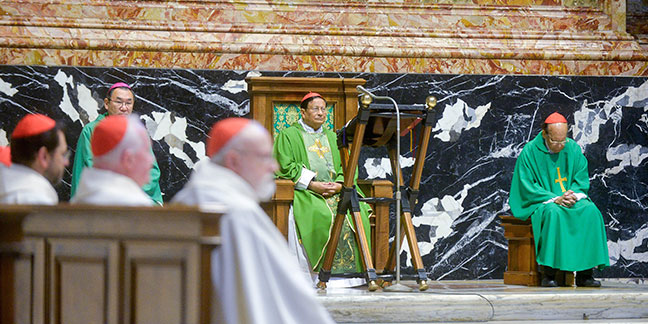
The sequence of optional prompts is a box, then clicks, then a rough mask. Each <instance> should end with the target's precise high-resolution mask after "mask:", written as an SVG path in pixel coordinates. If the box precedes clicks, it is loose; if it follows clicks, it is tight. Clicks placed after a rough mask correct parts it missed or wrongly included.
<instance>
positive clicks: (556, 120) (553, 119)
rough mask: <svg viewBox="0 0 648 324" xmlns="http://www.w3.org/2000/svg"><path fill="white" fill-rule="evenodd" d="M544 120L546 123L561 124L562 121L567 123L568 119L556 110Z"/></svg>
mask: <svg viewBox="0 0 648 324" xmlns="http://www.w3.org/2000/svg"><path fill="white" fill-rule="evenodd" d="M544 122H545V124H560V123H567V119H565V116H563V115H561V114H559V113H557V112H555V113H553V114H551V115H549V117H547V119H545V121H544Z"/></svg>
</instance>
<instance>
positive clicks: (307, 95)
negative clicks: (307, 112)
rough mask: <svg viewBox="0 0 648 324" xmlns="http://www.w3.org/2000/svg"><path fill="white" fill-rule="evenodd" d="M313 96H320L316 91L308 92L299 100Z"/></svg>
mask: <svg viewBox="0 0 648 324" xmlns="http://www.w3.org/2000/svg"><path fill="white" fill-rule="evenodd" d="M313 97H322V96H321V95H320V94H319V93H317V92H309V93H307V94H306V95H305V96H304V98H302V100H301V102H304V101H306V100H308V99H310V98H313Z"/></svg>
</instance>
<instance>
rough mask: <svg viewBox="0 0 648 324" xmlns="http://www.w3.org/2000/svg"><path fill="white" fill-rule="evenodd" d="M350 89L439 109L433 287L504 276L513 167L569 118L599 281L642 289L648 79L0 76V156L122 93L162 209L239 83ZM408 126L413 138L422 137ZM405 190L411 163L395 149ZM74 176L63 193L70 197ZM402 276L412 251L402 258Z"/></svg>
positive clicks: (4, 69)
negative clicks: (585, 162)
mask: <svg viewBox="0 0 648 324" xmlns="http://www.w3.org/2000/svg"><path fill="white" fill-rule="evenodd" d="M252 75H254V76H258V75H263V76H307V77H345V78H350V77H357V78H364V79H366V80H367V84H366V88H367V89H369V90H370V91H373V92H374V93H376V94H378V95H386V96H391V97H393V98H394V99H395V100H396V101H397V102H399V103H401V104H415V103H419V104H422V103H424V102H425V98H426V97H427V96H428V95H434V96H436V97H437V98H438V102H439V103H438V105H437V110H438V112H437V121H436V123H435V127H434V131H433V136H432V138H431V139H430V148H429V150H428V153H427V157H426V161H425V167H424V170H423V176H422V182H421V193H420V197H419V200H418V201H419V202H418V204H417V205H416V207H415V213H414V218H413V222H414V225H415V227H416V234H417V238H418V240H419V242H420V244H419V247H420V250H421V253H422V255H423V260H424V263H425V265H426V269H427V270H428V271H429V272H430V275H431V277H432V278H434V279H468V278H470V279H476V278H479V279H488V278H501V277H502V273H503V271H504V269H505V266H506V251H507V244H506V240H505V239H504V236H503V229H502V228H501V227H500V226H499V220H498V217H497V215H498V214H501V213H507V212H508V210H509V207H508V204H507V200H508V190H509V185H510V180H511V176H512V171H513V166H514V164H515V159H516V157H517V156H518V154H519V153H520V151H521V149H522V147H523V145H524V144H525V143H526V142H527V141H528V140H529V139H531V138H532V137H533V136H535V134H537V132H538V131H539V126H540V123H541V121H542V119H543V117H544V116H546V115H547V114H549V113H550V112H552V111H553V110H555V109H558V110H560V111H561V112H562V113H564V114H565V115H566V116H567V118H568V120H569V121H570V123H571V124H572V126H571V129H570V131H571V133H570V134H571V136H572V137H573V138H574V139H575V140H576V141H577V142H578V143H579V144H580V145H581V147H582V148H583V150H584V152H585V155H586V156H587V158H588V159H589V170H590V180H591V191H590V195H591V198H592V200H593V201H594V202H595V203H596V204H597V205H598V207H599V208H600V209H601V211H602V213H603V215H604V220H605V223H606V226H607V234H608V246H609V251H610V259H611V264H612V266H611V267H610V268H608V269H606V270H604V271H603V272H602V273H600V275H602V276H605V277H644V278H645V277H648V247H647V245H646V242H648V225H646V224H648V212H647V210H648V207H647V206H648V168H646V165H647V163H648V78H646V77H583V76H517V75H505V74H503V75H486V74H484V75H464V74H413V73H408V74H403V73H324V72H278V71H258V70H251V69H248V70H189V69H142V68H90V67H57V66H9V65H5V66H0V145H6V144H7V143H8V140H9V135H8V134H10V133H11V131H12V130H13V127H14V126H15V124H16V123H17V121H18V120H19V119H20V118H21V117H22V116H23V115H25V114H27V113H29V112H41V113H45V114H48V115H50V116H52V117H54V118H56V119H59V120H62V121H64V122H66V124H67V129H66V134H67V138H68V141H69V142H70V143H71V145H70V146H71V149H72V151H74V148H75V143H76V141H77V137H78V134H79V132H80V130H81V128H82V126H83V125H85V124H86V123H88V122H89V121H91V120H93V119H94V118H96V116H97V114H98V113H99V107H100V103H101V100H102V98H103V96H104V95H105V92H106V90H107V88H108V87H109V86H110V85H111V84H112V83H114V82H116V81H125V82H127V83H129V84H131V85H132V86H133V89H134V91H135V93H136V94H137V98H136V106H135V111H136V112H137V113H139V114H140V115H141V119H142V120H143V122H145V124H146V127H147V129H148V132H149V134H150V136H151V138H152V139H153V143H154V144H153V149H154V153H155V155H156V158H157V160H158V164H159V166H160V169H161V172H162V178H161V180H160V181H161V184H162V191H163V192H164V194H165V196H164V198H165V200H166V201H168V200H169V199H170V198H171V197H172V196H173V195H174V194H175V193H176V192H177V191H178V190H179V189H180V188H181V187H182V185H183V184H184V183H185V182H186V180H187V177H188V176H189V174H190V171H191V169H192V168H193V166H194V165H195V164H196V163H198V162H199V161H200V160H202V159H204V158H205V156H204V152H205V147H204V143H203V141H204V139H205V137H206V134H207V132H208V130H209V127H210V126H211V125H212V124H213V123H214V122H215V121H217V120H219V119H222V118H224V117H227V116H244V115H246V114H247V113H248V111H249V98H248V94H247V91H246V83H245V82H244V79H245V77H246V76H252ZM419 132H420V129H419V128H415V129H414V132H413V134H412V138H413V139H416V138H417V136H419V135H420V134H419ZM402 148H403V152H402V158H403V165H404V168H405V169H404V173H405V176H406V180H409V178H408V174H409V172H410V171H411V165H412V163H413V159H412V157H413V155H412V150H415V149H416V148H415V147H412V146H411V143H410V137H409V136H405V137H403V139H402ZM390 172H391V171H390V170H389V167H388V164H387V163H386V152H384V151H382V149H378V148H373V149H372V148H366V149H365V150H363V152H362V155H361V161H360V176H361V177H364V178H385V177H391V174H390ZM69 179H70V174H69V171H68V172H66V175H65V177H64V183H63V184H62V185H61V186H60V187H59V188H58V191H59V194H60V196H61V197H62V200H67V199H68V196H69V186H68V182H69ZM402 253H403V254H402V256H403V263H402V264H403V266H404V267H405V272H408V271H409V269H411V267H410V263H409V261H408V259H407V256H408V251H407V249H404V250H403V252H402Z"/></svg>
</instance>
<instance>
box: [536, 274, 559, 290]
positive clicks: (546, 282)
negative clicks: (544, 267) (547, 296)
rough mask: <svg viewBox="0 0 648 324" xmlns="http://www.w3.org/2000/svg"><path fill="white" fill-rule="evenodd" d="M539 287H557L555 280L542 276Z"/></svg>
mask: <svg viewBox="0 0 648 324" xmlns="http://www.w3.org/2000/svg"><path fill="white" fill-rule="evenodd" d="M540 286H542V287H558V284H557V283H556V280H554V279H551V278H549V277H546V276H543V277H542V282H541V283H540Z"/></svg>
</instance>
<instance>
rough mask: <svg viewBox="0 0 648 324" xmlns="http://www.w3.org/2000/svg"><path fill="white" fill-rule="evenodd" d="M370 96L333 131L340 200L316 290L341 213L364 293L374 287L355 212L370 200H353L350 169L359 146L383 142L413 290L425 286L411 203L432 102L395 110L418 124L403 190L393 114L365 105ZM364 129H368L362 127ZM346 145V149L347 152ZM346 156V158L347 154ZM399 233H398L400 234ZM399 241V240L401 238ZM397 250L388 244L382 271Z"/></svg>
mask: <svg viewBox="0 0 648 324" xmlns="http://www.w3.org/2000/svg"><path fill="white" fill-rule="evenodd" d="M371 101H372V99H371V97H370V96H368V95H364V96H363V97H362V100H361V106H360V109H359V111H358V115H357V116H356V117H355V118H354V119H353V120H351V122H349V123H348V124H347V126H345V127H343V128H342V129H341V130H339V131H338V148H339V149H340V156H341V158H342V166H343V168H344V184H343V187H342V191H341V192H340V195H341V198H340V202H339V203H338V210H337V214H336V216H335V220H334V222H333V229H332V231H331V237H330V239H329V241H328V243H327V245H326V254H325V256H324V263H323V264H322V268H321V269H320V272H319V282H318V284H317V286H318V287H319V288H320V289H325V288H326V283H327V282H328V280H329V279H330V277H331V267H332V265H333V258H334V256H335V251H336V249H337V244H338V240H339V238H340V232H341V230H342V224H343V222H344V219H345V217H346V214H347V212H351V214H352V220H353V225H354V226H355V228H356V231H355V240H356V242H357V244H358V248H359V251H360V254H361V258H362V265H363V269H364V270H365V279H366V280H367V285H368V289H369V291H375V290H377V289H378V284H377V283H376V281H377V279H378V276H377V274H376V270H375V268H374V265H373V261H372V259H371V253H370V252H369V244H368V241H367V237H366V236H365V233H364V231H363V230H362V219H361V216H360V206H359V203H360V201H366V202H371V201H372V198H363V199H361V198H359V197H358V192H357V190H356V188H355V186H354V178H355V172H356V169H357V167H358V158H359V156H360V148H361V147H362V146H363V145H369V146H385V145H386V144H387V146H388V154H389V159H390V161H391V166H392V172H393V175H394V177H395V178H397V180H398V181H396V183H400V184H401V186H400V188H397V190H398V191H399V192H401V195H402V197H403V199H402V203H403V208H402V209H401V215H400V217H401V220H402V221H401V229H400V231H401V234H402V233H404V234H405V235H406V237H407V242H408V245H409V249H410V253H411V257H412V264H413V265H414V268H415V269H416V272H417V282H418V284H419V290H426V289H427V288H428V285H427V272H425V269H424V267H423V260H422V259H421V253H420V252H419V248H418V242H417V240H416V234H415V233H414V227H413V225H412V207H413V206H414V203H415V202H416V197H417V195H418V191H419V184H420V181H421V173H422V171H423V163H424V161H425V154H426V151H427V147H428V142H429V139H430V132H431V130H432V125H433V123H434V120H433V119H434V118H433V117H434V114H433V111H432V108H434V106H435V105H436V98H434V97H428V99H427V100H426V107H425V108H415V107H411V109H405V110H404V112H403V110H402V109H401V116H400V117H401V118H400V119H401V125H403V124H405V125H406V126H407V125H409V128H408V129H405V131H407V130H409V129H411V127H413V126H415V125H416V123H418V122H421V121H422V122H423V132H422V134H421V136H420V139H419V146H418V147H419V149H418V152H417V155H416V162H415V164H414V171H413V175H412V178H411V181H410V185H409V187H408V188H405V186H403V185H402V184H403V173H402V170H401V169H400V167H399V164H398V162H397V161H398V160H397V159H398V158H399V157H398V156H397V153H396V149H395V145H394V144H395V143H396V141H398V140H400V138H399V137H400V135H401V134H395V129H396V127H395V126H396V118H395V112H394V111H393V110H391V109H389V108H387V107H384V106H383V107H380V106H379V105H371V107H370V104H371ZM367 130H369V131H367ZM349 146H350V153H349V151H348V150H349ZM347 157H348V158H347ZM401 236H402V235H401ZM401 244H402V242H401ZM399 251H400V246H396V244H393V245H392V247H391V249H390V253H389V259H388V261H387V266H386V267H385V270H387V269H395V267H396V266H400V265H396V257H395V256H396V253H398V252H399Z"/></svg>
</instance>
